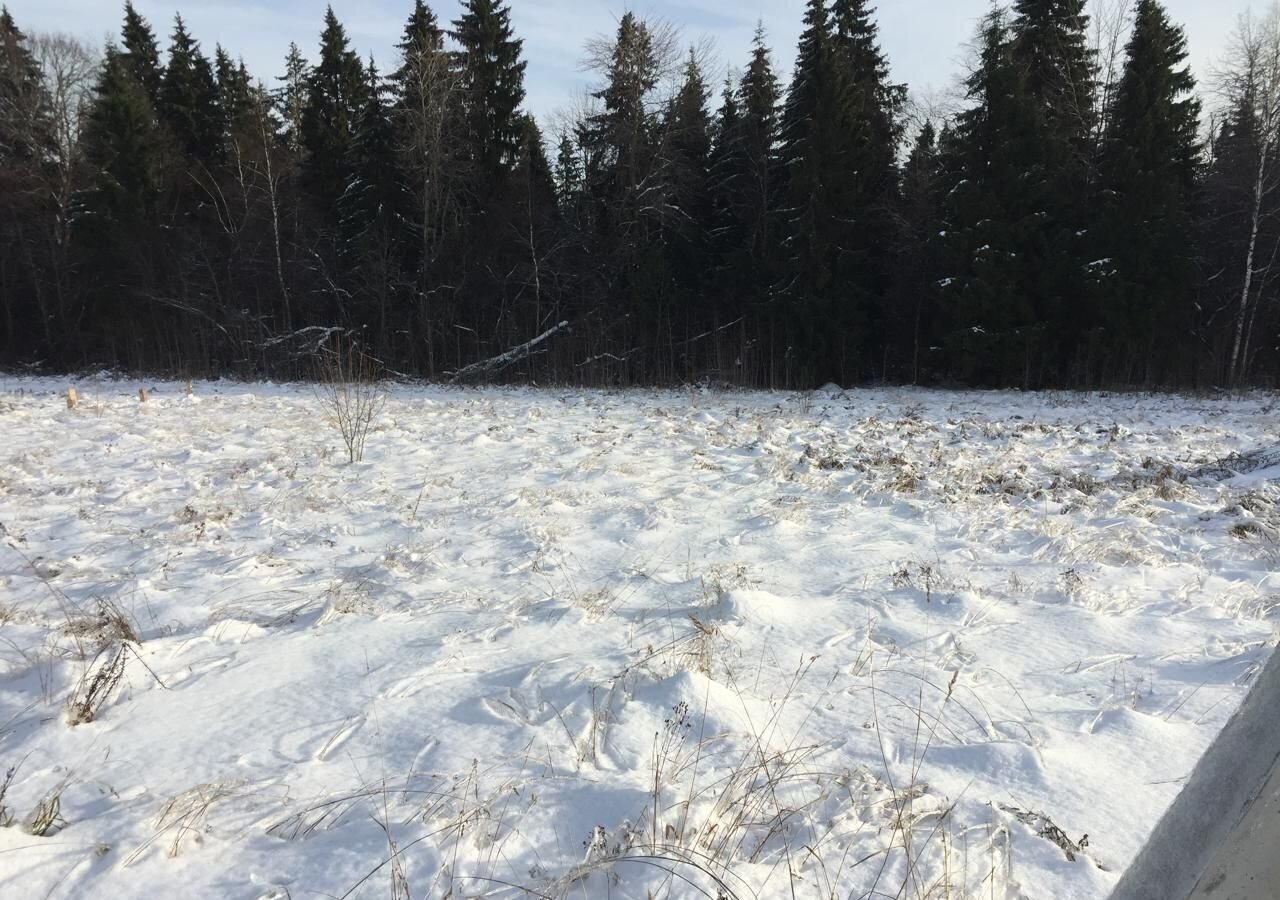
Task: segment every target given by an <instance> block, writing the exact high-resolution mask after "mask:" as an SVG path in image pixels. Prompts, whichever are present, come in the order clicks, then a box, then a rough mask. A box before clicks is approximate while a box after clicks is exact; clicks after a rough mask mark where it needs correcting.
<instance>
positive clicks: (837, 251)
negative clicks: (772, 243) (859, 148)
mask: <svg viewBox="0 0 1280 900" xmlns="http://www.w3.org/2000/svg"><path fill="white" fill-rule="evenodd" d="M804 22H805V30H804V32H803V33H802V34H801V35H800V43H799V48H798V52H797V55H796V69H795V75H794V76H793V77H792V79H791V86H790V89H789V90H788V92H787V99H786V105H785V107H784V108H783V115H782V130H781V135H780V137H781V155H782V165H783V167H784V170H785V172H786V186H785V194H784V200H783V203H782V206H783V210H784V215H785V235H784V237H783V240H784V242H785V246H786V248H787V259H786V261H785V270H784V271H783V272H782V276H781V282H780V285H779V288H780V290H781V292H782V294H783V295H784V296H785V297H787V299H788V309H787V312H786V317H787V325H788V330H789V342H790V346H791V349H790V351H789V353H790V355H789V358H788V365H787V371H786V374H785V377H786V380H787V382H788V383H789V384H800V383H805V382H810V381H819V382H821V381H827V380H832V381H834V380H842V379H843V378H844V377H845V376H846V375H847V374H849V371H850V366H849V360H848V356H847V350H848V342H847V339H848V336H849V335H848V332H849V324H850V316H849V315H848V313H849V305H848V303H847V299H848V298H847V295H846V293H845V287H846V285H845V284H843V283H842V281H841V278H840V275H841V273H842V272H843V271H844V269H845V262H846V260H845V259H844V255H845V253H846V251H847V249H848V243H849V240H848V239H849V225H850V221H851V218H850V216H851V213H852V209H853V202H852V200H853V197H852V184H851V176H852V175H854V170H853V169H852V168H851V167H850V165H849V154H850V152H851V151H852V149H853V148H852V147H851V145H850V144H849V142H848V137H849V134H850V130H851V126H852V117H853V112H854V110H853V103H852V95H851V91H850V90H849V82H848V77H847V70H846V69H845V67H843V66H842V65H840V64H839V63H838V61H837V57H836V39H835V34H834V30H833V28H832V23H831V18H830V16H829V14H828V9H827V5H826V3H825V0H809V2H808V5H807V8H806V11H805V19H804Z"/></svg>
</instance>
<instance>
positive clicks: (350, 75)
mask: <svg viewBox="0 0 1280 900" xmlns="http://www.w3.org/2000/svg"><path fill="white" fill-rule="evenodd" d="M368 93H369V91H368V82H367V80H366V78H365V72H364V66H363V65H361V62H360V57H359V56H357V55H356V53H355V51H353V50H352V49H351V48H350V44H349V41H348V39H347V33H346V30H345V29H344V28H343V27H342V24H341V23H340V22H339V21H338V17H337V16H335V15H334V13H333V8H332V7H330V8H328V9H327V10H326V12H325V18H324V31H323V32H322V33H321V36H320V61H319V62H318V63H317V64H316V66H315V68H314V69H312V70H311V73H310V76H309V77H308V79H307V104H306V107H305V108H304V109H303V112H302V144H303V147H304V148H305V150H306V159H305V160H304V163H303V165H304V169H303V171H304V174H305V176H306V181H307V184H308V187H309V188H310V190H311V194H312V199H313V200H314V202H315V203H316V204H317V206H318V208H319V209H320V210H322V211H327V212H326V215H336V204H337V202H338V199H339V198H340V197H341V196H342V194H343V192H344V191H345V190H346V187H347V182H348V181H349V179H350V177H351V158H352V152H353V145H354V143H355V136H356V124H357V122H358V121H359V119H360V117H361V115H362V114H363V113H364V111H365V109H366V105H365V104H366V102H367V99H368Z"/></svg>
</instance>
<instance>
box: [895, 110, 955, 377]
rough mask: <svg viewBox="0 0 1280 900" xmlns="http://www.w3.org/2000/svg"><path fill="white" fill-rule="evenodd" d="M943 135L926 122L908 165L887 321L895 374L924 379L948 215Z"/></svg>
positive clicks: (929, 368) (930, 365) (929, 361)
mask: <svg viewBox="0 0 1280 900" xmlns="http://www.w3.org/2000/svg"><path fill="white" fill-rule="evenodd" d="M938 146H939V144H938V134H937V131H936V130H935V129H934V127H933V123H932V122H928V121H926V122H925V123H924V125H923V126H922V127H921V129H920V131H919V133H918V134H917V135H916V139H915V143H914V144H913V145H912V147H911V153H910V155H908V157H907V160H906V164H905V165H904V166H903V170H902V187H901V198H900V200H899V203H898V205H897V218H898V227H897V240H896V242H895V246H894V259H893V272H892V276H893V277H892V280H891V283H890V290H889V293H888V296H887V301H888V308H887V310H886V312H885V316H884V320H885V326H886V335H885V337H886V340H887V342H888V344H889V347H890V352H891V354H892V356H891V357H890V359H889V362H890V365H891V366H892V369H893V374H894V376H896V377H898V378H901V379H902V380H905V381H907V382H909V383H911V384H918V383H920V381H921V380H922V379H923V378H925V377H926V376H927V374H928V373H929V372H931V371H932V369H933V366H934V365H935V363H934V361H933V360H932V358H931V357H932V354H931V353H930V348H931V347H932V346H934V341H933V338H934V336H935V328H934V326H935V316H936V315H937V294H938V288H937V279H938V268H937V251H938V242H937V238H936V235H937V233H938V228H939V225H940V223H941V220H942V214H941V202H940V201H941V196H940V194H941V191H940V185H941V183H942V178H941V175H942V173H941V165H940V159H939V149H938Z"/></svg>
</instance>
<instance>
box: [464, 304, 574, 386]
mask: <svg viewBox="0 0 1280 900" xmlns="http://www.w3.org/2000/svg"><path fill="white" fill-rule="evenodd" d="M568 327H569V322H568V321H567V320H566V321H564V322H561V323H560V324H559V325H556V326H555V327H554V328H548V329H547V330H546V331H544V332H542V334H540V335H538V336H537V337H536V338H534V339H533V340H531V341H526V342H525V343H523V344H521V345H520V346H519V347H512V348H511V349H510V350H508V351H506V352H505V353H499V354H498V355H497V356H494V357H491V358H490V359H482V360H480V362H475V363H472V364H471V365H469V366H463V367H462V368H461V369H459V370H458V371H456V372H454V373H453V375H452V376H451V377H450V378H449V383H450V384H457V383H458V382H459V381H462V380H463V379H464V378H473V377H475V376H476V375H487V374H489V373H490V372H498V371H501V370H502V369H505V368H506V367H507V366H510V365H512V364H514V363H517V362H519V361H520V360H522V359H524V358H525V357H527V356H529V355H531V354H532V353H533V351H534V348H536V347H537V346H538V345H539V344H541V343H543V342H544V341H546V340H547V339H549V338H551V337H553V336H554V335H556V334H559V333H560V332H561V331H564V330H565V329H566V328H568Z"/></svg>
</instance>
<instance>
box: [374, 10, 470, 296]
mask: <svg viewBox="0 0 1280 900" xmlns="http://www.w3.org/2000/svg"><path fill="white" fill-rule="evenodd" d="M397 46H398V48H399V51H400V65H399V67H398V68H397V69H396V70H395V72H393V73H392V75H391V79H390V84H391V97H390V102H391V115H392V118H393V122H394V129H395V146H396V151H397V162H398V164H399V171H400V172H401V173H402V174H403V178H404V191H405V194H406V196H407V197H408V198H410V200H409V204H410V205H411V206H412V212H411V213H409V214H408V220H409V223H410V226H409V227H410V228H411V230H412V231H413V232H414V233H415V234H416V235H417V237H418V240H416V241H414V242H413V243H412V244H411V245H409V247H410V256H411V259H410V261H409V263H408V265H409V268H410V269H411V270H413V271H415V272H416V273H417V277H418V283H419V292H420V293H425V292H426V291H427V290H429V288H430V284H429V282H430V276H429V270H430V269H431V268H432V266H433V265H434V261H435V259H436V258H437V257H438V255H439V253H440V249H441V247H442V246H443V244H444V241H445V239H446V238H447V237H448V236H449V232H450V231H452V230H456V215H455V210H456V207H457V194H458V192H459V181H460V179H459V177H458V176H459V168H460V167H459V159H458V157H459V146H458V135H457V133H456V132H457V131H458V129H457V128H456V127H455V126H456V125H457V121H458V115H457V113H458V92H457V91H456V90H455V89H454V85H455V83H456V81H457V73H456V71H455V70H454V68H453V67H452V65H451V60H450V54H449V53H448V51H447V50H446V49H445V46H444V32H443V31H442V30H441V29H440V26H439V23H438V22H437V20H436V16H435V13H433V12H432V11H431V9H430V7H428V6H427V5H426V4H425V3H424V2H422V0H417V2H415V4H414V9H413V12H412V13H411V14H410V16H409V19H408V21H407V22H406V23H405V27H404V32H403V35H402V37H401V39H400V43H399V44H398V45H397Z"/></svg>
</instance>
